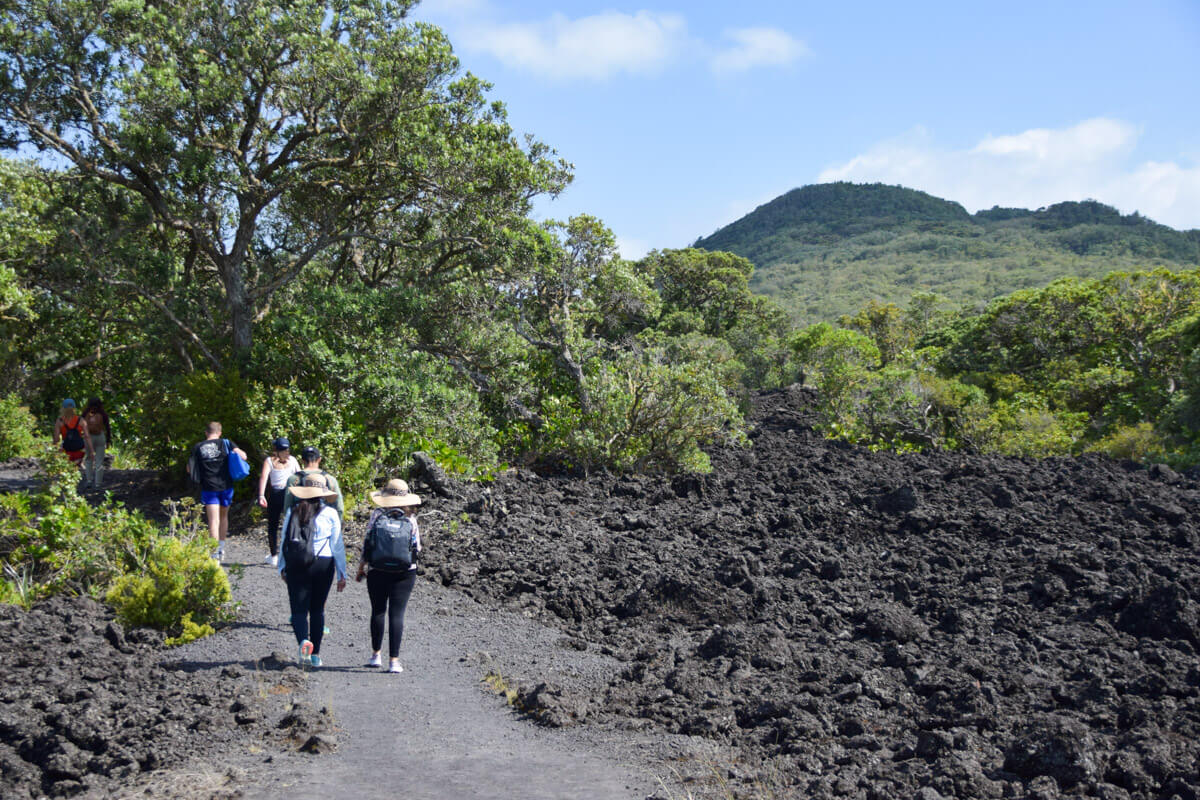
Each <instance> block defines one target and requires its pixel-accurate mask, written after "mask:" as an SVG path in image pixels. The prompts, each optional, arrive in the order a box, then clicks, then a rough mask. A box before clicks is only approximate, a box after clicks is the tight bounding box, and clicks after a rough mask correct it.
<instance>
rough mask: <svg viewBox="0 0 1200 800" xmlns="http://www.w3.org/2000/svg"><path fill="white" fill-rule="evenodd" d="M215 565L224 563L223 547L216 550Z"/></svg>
mask: <svg viewBox="0 0 1200 800" xmlns="http://www.w3.org/2000/svg"><path fill="white" fill-rule="evenodd" d="M217 563H219V564H224V563H225V548H224V547H218V548H217Z"/></svg>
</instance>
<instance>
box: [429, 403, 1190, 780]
mask: <svg viewBox="0 0 1200 800" xmlns="http://www.w3.org/2000/svg"><path fill="white" fill-rule="evenodd" d="M811 399H812V398H811V395H809V394H808V393H807V392H806V391H805V390H802V389H799V388H792V389H790V390H786V391H780V392H776V393H772V394H768V395H764V396H761V397H759V398H757V399H756V409H755V413H754V415H753V420H754V423H755V429H754V432H753V434H752V439H753V442H754V446H753V447H752V448H748V449H738V450H729V451H720V452H716V453H713V454H712V455H713V466H714V470H713V472H712V473H711V474H709V475H706V476H702V477H691V476H677V477H645V476H630V477H614V476H610V475H593V476H590V477H586V478H582V477H543V476H538V475H535V474H533V473H531V472H527V471H524V470H518V471H515V472H509V473H506V474H505V475H503V476H502V477H501V478H500V479H498V480H497V481H495V482H493V483H491V484H489V485H471V486H444V485H443V486H442V488H443V489H444V491H443V493H442V494H443V497H442V498H440V499H439V498H431V499H432V500H433V502H431V503H429V504H428V505H427V508H428V509H431V510H433V511H435V512H436V513H437V514H438V515H441V516H440V522H439V523H437V524H436V527H435V526H434V525H432V524H431V525H430V530H431V533H430V545H431V546H429V547H428V548H427V550H426V553H425V556H424V561H423V567H424V569H425V571H426V577H427V579H430V580H438V581H440V582H441V583H443V584H445V585H446V586H450V587H454V588H456V589H459V590H461V591H463V592H465V593H467V594H469V595H471V596H473V597H475V598H476V599H478V600H480V601H482V602H484V603H485V604H499V605H502V606H504V607H507V608H512V609H521V610H524V611H526V612H528V613H529V614H531V615H534V616H536V617H538V618H540V619H542V620H543V621H546V622H549V623H550V624H553V625H555V626H557V627H558V628H560V629H561V630H562V631H563V633H564V637H563V639H562V641H561V646H563V647H567V648H575V649H579V650H586V649H591V648H594V649H598V650H600V651H602V652H605V653H608V654H612V655H615V656H617V658H619V659H620V661H621V662H622V663H623V664H624V667H623V669H621V670H619V672H616V673H614V674H613V675H612V676H611V680H610V681H609V683H608V686H607V689H606V690H605V691H604V692H603V693H598V692H596V691H594V690H584V689H583V688H582V687H573V686H571V685H570V684H569V682H568V683H538V684H537V685H530V686H523V687H522V689H521V693H520V696H519V698H518V701H517V704H518V706H519V707H521V708H523V709H524V710H525V711H526V712H527V713H529V714H530V716H531V717H533V718H534V719H535V720H537V721H539V722H541V723H543V724H547V725H555V726H565V725H576V724H589V723H592V722H597V723H604V724H615V725H616V726H618V727H625V728H629V729H646V728H656V729H658V730H662V731H664V732H668V733H672V734H685V735H693V736H698V737H704V738H707V739H712V740H715V741H717V742H720V743H721V744H722V745H724V746H726V747H727V748H728V752H731V753H734V754H736V757H735V758H732V759H731V760H730V763H727V764H720V765H714V768H715V769H719V770H720V775H721V779H722V783H723V785H725V786H726V788H725V789H724V790H723V791H724V792H725V794H726V796H734V797H805V798H826V797H847V798H870V799H874V798H905V797H916V798H921V800H936V798H938V797H943V798H993V797H994V798H999V797H1016V798H1025V797H1028V798H1055V797H1060V796H1061V797H1067V796H1069V797H1096V798H1104V799H1105V800H1120V799H1121V798H1139V799H1141V798H1163V799H1164V800H1166V799H1167V798H1174V797H1178V798H1181V800H1195V798H1197V797H1198V796H1200V659H1198V657H1197V652H1198V649H1200V605H1198V604H1197V596H1198V594H1200V582H1198V578H1200V484H1198V482H1197V479H1196V476H1195V474H1194V473H1193V474H1191V475H1180V474H1177V473H1175V472H1173V471H1172V470H1170V469H1167V468H1165V467H1163V466H1161V465H1158V466H1153V467H1150V468H1145V467H1143V466H1141V465H1136V464H1132V463H1119V462H1114V461H1111V460H1108V459H1104V458H1100V457H1083V458H1078V459H1051V460H1033V459H1018V458H1002V457H995V456H977V455H964V454H958V453H936V454H892V453H875V452H870V451H868V450H865V449H862V448H857V447H852V446H848V445H844V444H841V443H837V442H832V441H828V440H825V439H823V438H822V437H821V436H820V435H819V434H818V433H816V432H814V431H813V429H812V426H811V422H812V418H811V412H810V408H811ZM431 483H432V484H434V486H433V487H426V488H427V489H428V488H436V487H437V486H438V485H441V482H440V481H438V480H436V479H433V480H432V481H431ZM435 543H436V546H434V544H435Z"/></svg>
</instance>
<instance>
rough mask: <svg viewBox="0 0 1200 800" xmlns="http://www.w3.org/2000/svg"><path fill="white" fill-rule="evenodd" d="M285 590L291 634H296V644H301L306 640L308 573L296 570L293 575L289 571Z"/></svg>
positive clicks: (309, 582)
mask: <svg viewBox="0 0 1200 800" xmlns="http://www.w3.org/2000/svg"><path fill="white" fill-rule="evenodd" d="M287 589H288V604H289V605H290V606H291V608H292V633H294V634H296V644H302V643H303V642H304V640H305V639H307V638H308V605H309V602H310V597H311V595H312V581H311V580H309V575H308V572H307V571H306V570H303V569H296V570H295V574H293V573H292V571H290V570H289V571H288V575H287Z"/></svg>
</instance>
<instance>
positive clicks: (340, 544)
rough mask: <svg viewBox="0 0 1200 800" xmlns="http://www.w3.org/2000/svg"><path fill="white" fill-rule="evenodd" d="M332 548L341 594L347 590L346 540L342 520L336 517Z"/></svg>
mask: <svg viewBox="0 0 1200 800" xmlns="http://www.w3.org/2000/svg"><path fill="white" fill-rule="evenodd" d="M330 546H331V547H332V548H333V565H334V569H336V570H337V576H338V585H337V590H338V591H339V592H340V591H341V590H342V589H345V588H346V540H345V539H343V538H342V518H341V517H339V516H336V515H335V516H334V518H333V541H331V542H330Z"/></svg>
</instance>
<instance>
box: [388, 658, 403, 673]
mask: <svg viewBox="0 0 1200 800" xmlns="http://www.w3.org/2000/svg"><path fill="white" fill-rule="evenodd" d="M388 672H404V667H402V666H400V662H399V661H393V662H392V663H390V664H388Z"/></svg>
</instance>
